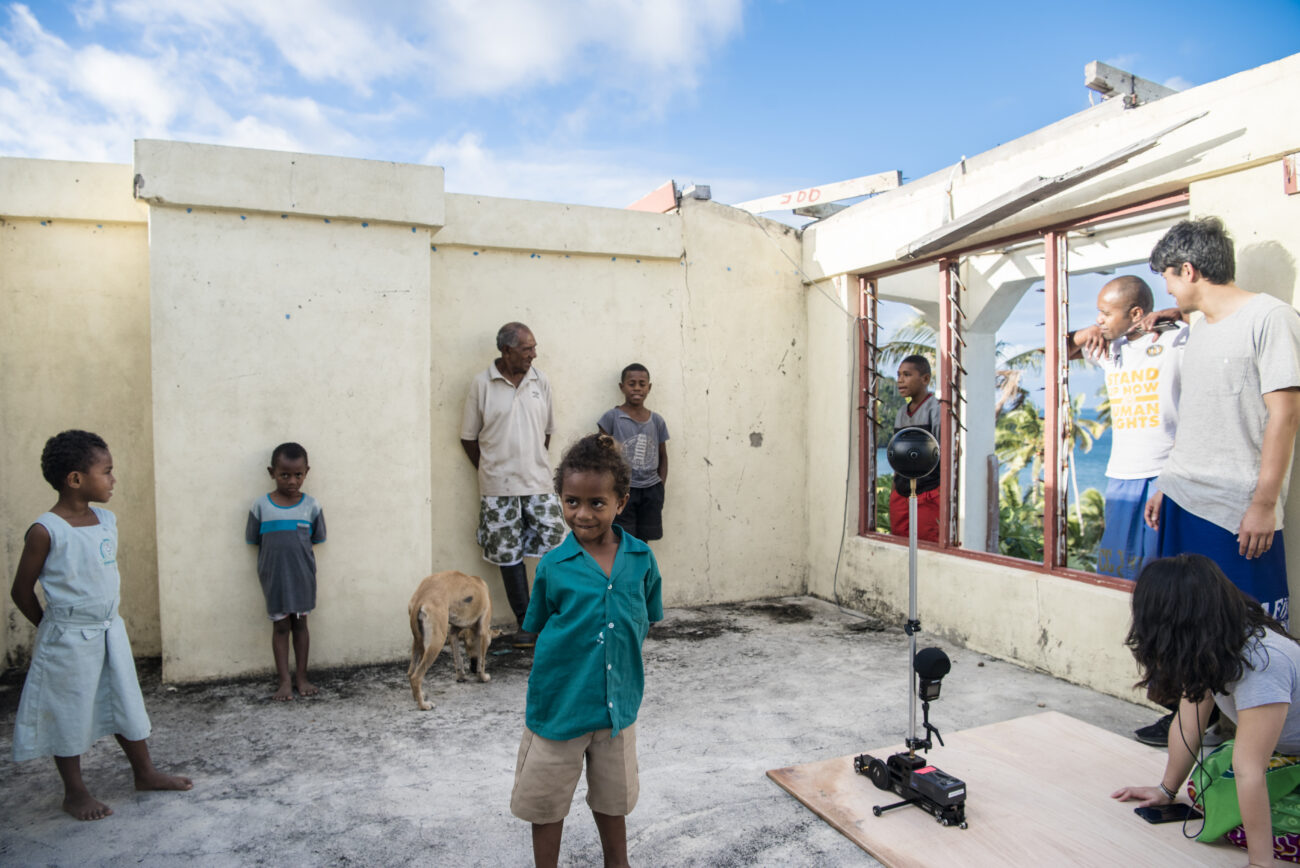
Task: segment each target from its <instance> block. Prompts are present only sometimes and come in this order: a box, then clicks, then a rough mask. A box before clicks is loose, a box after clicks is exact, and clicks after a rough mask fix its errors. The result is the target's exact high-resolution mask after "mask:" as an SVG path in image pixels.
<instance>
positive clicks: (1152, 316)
mask: <svg viewBox="0 0 1300 868" xmlns="http://www.w3.org/2000/svg"><path fill="white" fill-rule="evenodd" d="M1182 321H1183V312H1182V311H1181V310H1179V309H1178V308H1176V307H1166V308H1162V309H1160V310H1153V311H1151V313H1149V314H1147V315H1146V316H1144V317H1142V321H1141V322H1140V323H1138V328H1140V329H1141V330H1142V334H1149V335H1151V340H1152V342H1155V341H1158V340H1160V332H1159V331H1158V330H1157V328H1156V327H1157V326H1159V325H1160V324H1161V323H1171V322H1173V323H1176V322H1182Z"/></svg>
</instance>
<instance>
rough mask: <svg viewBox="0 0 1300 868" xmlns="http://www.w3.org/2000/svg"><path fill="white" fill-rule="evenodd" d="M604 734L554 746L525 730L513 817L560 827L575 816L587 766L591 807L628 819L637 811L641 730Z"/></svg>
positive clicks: (599, 732) (517, 765)
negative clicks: (576, 792)
mask: <svg viewBox="0 0 1300 868" xmlns="http://www.w3.org/2000/svg"><path fill="white" fill-rule="evenodd" d="M609 734H610V730H608V729H600V730H597V731H596V732H589V733H587V734H586V735H580V736H578V737H577V738H571V739H569V740H567V741H551V740H550V739H549V738H542V737H541V736H540V735H538V734H537V733H535V732H533V731H532V730H530V729H529V728H528V727H524V737H523V740H522V741H520V743H519V758H518V759H517V760H516V762H515V788H514V791H513V792H512V793H511V794H510V813H512V814H514V815H515V816H516V817H518V818H519V819H521V820H526V821H528V822H530V823H558V822H559V821H560V820H563V819H564V818H565V817H566V816H567V815H568V813H569V806H570V805H571V804H572V803H573V793H574V790H576V789H577V787H578V778H579V776H581V774H582V762H583V758H584V757H585V758H586V761H587V805H588V806H589V807H590V808H591V809H592V810H593V811H595V812H596V813H598V814H609V815H610V816H613V817H624V816H627V815H628V814H630V813H632V809H633V808H634V807H636V799H637V795H638V794H639V793H640V789H641V787H640V783H639V782H638V780H637V769H636V725H635V724H633V725H632V726H629V727H627V728H626V729H623V730H621V731H620V732H619V734H618V736H617V737H616V738H612V739H611V738H610V737H609Z"/></svg>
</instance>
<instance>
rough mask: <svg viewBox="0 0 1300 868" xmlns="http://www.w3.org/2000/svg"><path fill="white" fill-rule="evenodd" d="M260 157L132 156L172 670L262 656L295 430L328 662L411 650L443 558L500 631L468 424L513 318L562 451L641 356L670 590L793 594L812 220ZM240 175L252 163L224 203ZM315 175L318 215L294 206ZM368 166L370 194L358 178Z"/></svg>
mask: <svg viewBox="0 0 1300 868" xmlns="http://www.w3.org/2000/svg"><path fill="white" fill-rule="evenodd" d="M245 153H246V152H243V151H239V150H232V149H227V148H210V147H203V146H194V145H184V144H178V143H163V142H142V143H140V144H139V146H138V148H137V157H136V167H135V168H136V172H137V174H138V176H139V184H138V190H139V192H140V194H141V195H142V196H145V197H148V198H149V201H150V214H149V219H150V236H151V237H150V270H151V275H152V298H151V302H152V325H153V415H154V431H155V441H156V465H157V478H158V485H157V497H158V504H159V510H158V521H157V537H158V541H159V545H158V563H159V587H160V598H161V623H162V637H163V660H164V676H165V677H166V678H167V679H169V680H188V679H197V678H207V677H215V676H224V675H233V674H240V673H248V672H257V671H265V670H267V669H269V668H270V663H271V661H270V655H269V653H268V649H267V647H266V646H267V645H268V642H267V634H268V633H269V628H268V624H267V622H266V621H265V618H264V611H263V604H262V599H261V595H260V591H259V589H258V586H257V582H256V578H255V569H254V552H253V551H252V550H250V549H249V547H248V546H246V545H245V544H244V543H243V542H242V536H241V534H242V528H243V520H244V516H245V515H246V513H247V509H248V505H249V503H250V501H251V500H252V498H253V497H254V496H255V495H257V494H258V493H260V492H264V491H265V490H267V488H268V487H269V480H268V478H267V476H266V474H265V470H264V469H263V468H264V467H265V466H266V464H267V460H268V456H269V451H270V449H271V447H272V446H274V445H275V443H277V442H280V441H281V440H286V439H295V440H298V441H300V442H302V443H303V444H304V445H305V446H306V447H307V448H308V450H309V452H310V456H311V465H312V468H313V471H312V475H311V477H310V478H309V480H308V485H307V486H306V488H307V490H309V491H310V492H311V493H312V494H314V495H315V496H317V497H318V498H319V499H320V501H321V503H322V505H323V507H324V509H325V512H326V516H327V519H328V523H329V529H330V537H329V541H328V542H327V543H326V544H325V545H323V546H321V547H319V548H318V549H317V557H318V565H319V576H320V581H319V588H320V590H319V600H318V609H317V611H316V612H315V613H314V614H313V616H312V634H313V643H312V644H313V647H312V660H313V662H314V663H315V664H316V665H332V664H343V663H355V662H361V661H372V660H386V659H394V658H398V657H401V656H402V655H404V654H405V653H406V652H407V649H408V648H409V640H408V633H407V626H406V611H405V610H406V602H407V599H408V598H409V595H410V593H411V591H412V590H413V589H414V587H415V585H416V584H417V583H418V581H419V579H420V578H421V577H423V576H424V575H426V574H427V573H429V572H431V571H432V570H435V569H448V568H455V569H461V570H465V571H467V572H471V573H478V574H482V575H484V576H485V577H486V578H487V579H488V580H489V584H490V585H491V586H492V588H493V593H494V602H495V609H496V613H497V621H498V622H499V623H503V624H506V623H509V622H510V620H511V616H510V613H509V609H508V607H507V606H506V601H505V599H504V593H503V592H502V590H501V588H500V582H499V579H498V578H497V572H496V569H495V568H494V567H492V566H490V565H488V564H487V563H485V562H484V561H483V560H482V558H481V554H480V552H479V550H478V549H477V547H476V546H475V543H474V528H475V522H476V516H477V498H478V492H477V483H476V480H475V476H474V473H473V470H472V468H471V467H470V465H469V463H468V461H467V460H466V459H465V456H464V454H463V452H462V451H461V448H460V445H459V433H458V432H459V425H460V418H461V409H462V406H463V401H464V395H465V391H466V388H467V386H468V383H469V380H470V379H471V378H472V377H473V376H474V374H476V373H477V372H478V371H479V370H481V369H482V368H484V367H486V366H487V365H488V364H489V363H490V362H491V361H492V359H493V358H495V356H496V349H495V346H494V337H495V334H496V330H497V328H498V327H499V326H500V325H501V324H502V323H503V322H506V321H508V320H512V319H520V320H523V321H524V322H527V323H528V324H529V325H530V326H531V327H532V328H533V330H534V332H535V333H536V335H537V337H538V341H539V350H540V354H539V358H538V362H537V364H538V367H539V368H541V369H542V370H543V371H545V372H546V373H547V375H548V376H549V377H550V378H551V381H552V384H553V387H554V392H555V401H556V416H557V423H558V430H557V432H556V435H555V437H554V439H553V443H552V458H553V460H555V461H558V458H559V455H560V452H561V451H562V449H563V448H564V446H566V445H567V444H568V443H569V442H571V441H572V440H574V439H576V438H577V437H578V436H580V435H581V434H584V433H586V432H588V431H592V430H594V429H595V422H596V419H597V418H598V417H599V415H600V414H601V413H602V412H603V411H604V410H606V409H608V408H609V407H610V406H613V405H614V404H616V403H618V402H619V401H621V396H620V394H619V392H618V390H617V380H618V374H619V371H620V370H621V368H622V367H623V366H624V365H625V364H627V363H628V362H630V361H641V362H643V363H644V364H646V365H647V366H648V367H649V368H650V370H651V371H652V375H653V381H654V383H655V386H656V388H655V391H654V392H653V394H652V396H651V401H650V403H651V405H652V406H653V407H654V408H655V409H656V410H658V411H659V412H660V413H662V414H663V415H664V416H665V418H666V419H667V421H668V424H669V428H670V431H671V432H672V439H671V441H670V443H669V452H670V456H671V477H670V481H669V495H668V507H667V517H666V528H665V532H666V536H667V540H668V541H667V542H666V543H665V544H662V545H658V546H656V547H657V548H658V550H659V552H660V556H661V561H662V568H663V571H664V574H665V577H666V597H667V601H668V602H669V603H670V604H684V603H701V602H713V601H720V600H734V599H745V598H752V597H756V596H767V595H773V594H784V593H795V592H799V591H801V590H802V589H803V586H804V582H805V557H806V551H805V542H806V540H805V532H806V526H807V522H806V518H805V516H804V505H803V503H802V496H801V495H800V496H797V497H795V498H794V499H793V500H794V503H793V504H792V502H791V500H792V499H791V497H790V496H789V493H790V492H800V493H801V492H803V491H805V490H806V488H807V483H806V465H805V461H804V457H803V456H804V446H803V438H804V433H805V419H806V416H805V410H804V406H805V405H804V397H803V396H804V394H805V391H806V378H805V365H804V362H803V353H804V349H803V346H802V344H803V341H804V339H805V335H806V332H807V327H806V322H805V318H804V309H803V290H802V286H801V284H800V281H799V278H798V276H797V274H795V272H794V269H793V268H792V267H791V264H790V263H791V260H793V259H796V258H797V256H798V236H797V233H795V232H794V231H793V230H790V229H789V228H788V227H783V226H779V225H777V224H766V225H764V226H762V227H760V225H757V224H755V222H754V221H753V219H752V218H750V217H749V216H748V215H744V214H742V213H740V212H736V211H734V210H733V209H730V208H726V207H724V206H719V205H715V204H713V203H709V202H695V201H691V202H690V203H688V206H687V207H686V209H685V210H684V211H683V212H682V213H680V214H673V215H657V214H645V213H640V212H627V211H622V210H611V209H596V208H579V207H573V206H565V205H553V204H547V203H533V202H520V201H515V200H505V199H493V198H487V197H473V196H445V197H443V196H438V200H439V201H438V202H437V203H436V205H435V206H433V207H428V208H426V209H425V210H424V211H422V212H421V211H420V210H419V207H420V205H421V204H428V203H427V202H426V201H425V199H426V198H427V197H428V196H429V195H430V193H429V184H428V177H427V174H428V173H430V172H435V171H436V172H439V173H440V170H434V169H429V168H428V167H415V166H408V167H387V168H385V169H382V170H380V169H379V168H377V167H374V166H370V165H365V166H361V167H360V169H359V170H358V168H357V167H356V166H355V165H354V164H356V163H357V162H359V161H351V160H338V159H333V158H325V157H313V156H309V155H267V154H266V153H264V152H247V155H248V158H247V159H246V160H244V159H241V155H243V154H245ZM229 172H238V173H243V174H244V175H250V176H251V177H242V175H241V179H240V180H239V182H238V183H236V184H234V185H233V189H234V190H236V191H237V193H238V201H236V202H231V203H225V202H224V201H223V199H222V193H223V190H224V188H223V187H222V183H223V182H221V181H220V180H219V179H221V178H222V177H223V173H229ZM367 172H369V178H367ZM403 173H407V174H409V175H410V176H411V177H410V178H405V177H404V175H403ZM288 174H292V175H294V176H295V178H297V179H298V180H297V185H295V184H290V183H288V182H287V181H286V180H285V176H286V175H288ZM358 177H360V178H361V179H362V180H361V181H357V179H358ZM304 178H311V179H313V180H312V183H311V189H312V199H311V202H310V205H309V206H303V203H302V202H301V201H298V200H296V199H294V198H293V191H295V190H297V189H299V188H300V186H301V184H302V183H303V179H304ZM376 178H378V180H376ZM208 179H212V180H208ZM329 179H339V180H338V181H336V182H334V183H337V184H339V185H340V189H339V190H338V192H337V196H336V197H335V196H332V195H331V194H330V190H329V188H328V184H329V183H330V181H329ZM380 181H382V182H383V184H382V186H381V187H379V188H376V190H375V195H374V196H370V197H366V196H359V195H357V194H356V192H355V191H352V190H349V189H345V188H344V187H343V186H342V185H345V184H351V183H366V184H378V183H379V182H380ZM440 183H441V176H440V174H439V177H438V184H439V185H440ZM402 191H411V192H410V194H409V195H410V196H414V197H416V198H418V199H420V202H411V201H408V198H409V196H407V195H405V194H404V193H403V192H402ZM349 197H350V198H349ZM386 197H387V198H386ZM358 202H360V203H364V204H366V205H368V206H370V207H368V208H366V209H355V208H353V209H349V207H348V206H349V203H352V204H355V203H358ZM350 210H351V211H355V212H356V213H350ZM309 213H310V214H311V215H313V216H308V214H309ZM320 214H330V215H333V216H330V217H328V218H326V217H321V216H315V215H320ZM437 220H445V226H441V225H436V224H435V223H434V222H433V221H437ZM416 221H424V222H416ZM179 480H184V483H183V484H178V481H179Z"/></svg>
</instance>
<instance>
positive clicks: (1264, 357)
mask: <svg viewBox="0 0 1300 868" xmlns="http://www.w3.org/2000/svg"><path fill="white" fill-rule="evenodd" d="M1150 265H1151V270H1152V271H1153V272H1155V273H1157V274H1159V275H1161V276H1162V277H1164V279H1165V286H1166V288H1167V289H1168V290H1169V294H1170V295H1172V296H1173V297H1174V300H1175V301H1176V302H1177V303H1178V308H1179V310H1181V311H1182V312H1183V314H1184V315H1186V314H1189V313H1191V312H1193V311H1200V312H1201V313H1202V314H1204V320H1203V321H1201V322H1198V323H1197V324H1196V325H1195V326H1193V327H1192V328H1191V329H1190V334H1189V335H1188V339H1187V344H1186V347H1185V348H1184V350H1183V369H1182V381H1183V389H1182V394H1181V395H1180V397H1179V403H1178V432H1177V435H1176V436H1175V438H1174V447H1173V450H1172V451H1171V452H1170V454H1169V460H1168V461H1167V462H1166V463H1165V466H1164V468H1163V469H1162V470H1161V471H1160V476H1159V478H1158V479H1157V480H1156V485H1155V488H1156V491H1155V494H1154V495H1153V496H1152V497H1151V499H1150V500H1149V501H1147V505H1146V521H1147V524H1148V525H1150V526H1151V527H1152V528H1153V529H1155V530H1156V531H1158V546H1159V550H1158V552H1157V554H1158V555H1159V556H1160V557H1167V556H1172V555H1177V554H1183V553H1196V554H1202V555H1205V556H1207V557H1209V558H1210V559H1211V560H1213V561H1214V562H1215V563H1216V564H1218V565H1219V567H1220V569H1222V570H1223V572H1224V573H1226V574H1227V576H1228V578H1229V579H1231V580H1232V583H1233V584H1234V585H1236V586H1237V587H1238V588H1240V589H1241V590H1242V591H1244V592H1245V593H1246V594H1248V595H1249V596H1250V597H1251V598H1253V599H1254V600H1255V601H1256V602H1257V603H1259V604H1260V605H1261V606H1262V607H1263V608H1264V610H1265V611H1266V612H1267V613H1268V614H1269V615H1271V616H1272V617H1273V618H1275V619H1276V620H1277V621H1279V622H1280V623H1281V624H1282V625H1283V627H1285V626H1286V625H1287V620H1288V615H1289V592H1288V590H1287V578H1286V553H1285V551H1284V548H1283V543H1282V505H1283V504H1284V503H1285V502H1286V489H1287V482H1288V480H1289V478H1290V475H1291V458H1292V454H1293V452H1294V449H1295V436H1296V429H1297V428H1298V427H1300V314H1297V313H1296V310H1295V308H1293V307H1292V306H1291V305H1289V304H1287V303H1286V302H1284V301H1281V300H1279V299H1276V298H1273V297H1272V296H1269V295H1265V294H1263V293H1256V292H1250V291H1248V290H1245V289H1242V288H1241V287H1239V286H1237V285H1236V284H1235V283H1234V282H1233V281H1234V279H1235V277H1236V258H1235V254H1234V251H1233V242H1232V238H1231V237H1230V236H1229V235H1228V232H1227V230H1226V229H1224V226H1223V223H1222V222H1221V221H1220V220H1219V219H1218V218H1217V217H1204V218H1201V219H1198V220H1184V221H1182V222H1180V223H1178V224H1176V225H1175V226H1174V227H1173V228H1171V229H1170V230H1169V231H1168V232H1167V233H1165V236H1164V237H1163V238H1161V239H1160V241H1159V242H1157V244H1156V246H1155V248H1154V249H1153V250H1152V251H1151V259H1150ZM1162 724H1163V730H1164V733H1165V734H1166V736H1165V737H1166V739H1167V733H1168V731H1169V718H1168V717H1166V718H1162V719H1161V721H1159V722H1157V723H1156V724H1152V725H1151V726H1150V727H1144V728H1143V729H1141V730H1138V739H1139V740H1140V741H1144V742H1146V743H1148V744H1156V743H1163V741H1162V740H1158V739H1149V738H1144V737H1143V736H1144V734H1149V733H1148V731H1149V730H1151V729H1153V728H1156V727H1160V726H1161V725H1162ZM1157 736H1158V734H1157Z"/></svg>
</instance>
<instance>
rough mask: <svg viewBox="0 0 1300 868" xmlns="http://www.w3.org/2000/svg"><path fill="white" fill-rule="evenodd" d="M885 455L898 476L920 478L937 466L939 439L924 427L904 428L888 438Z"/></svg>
mask: <svg viewBox="0 0 1300 868" xmlns="http://www.w3.org/2000/svg"><path fill="white" fill-rule="evenodd" d="M885 457H886V458H888V459H889V466H890V467H892V468H894V472H895V473H897V474H898V475H899V476H901V477H903V478H904V479H920V478H921V477H922V476H925V475H926V474H928V473H929V472H930V471H932V470H934V469H935V468H936V467H938V466H939V441H938V440H935V439H934V435H932V434H931V433H930V432H929V431H926V430H925V429H924V428H904V429H902V430H901V431H896V432H894V436H893V437H891V438H889V446H888V447H887V448H886V450H885Z"/></svg>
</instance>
